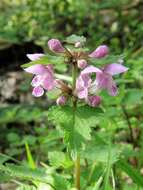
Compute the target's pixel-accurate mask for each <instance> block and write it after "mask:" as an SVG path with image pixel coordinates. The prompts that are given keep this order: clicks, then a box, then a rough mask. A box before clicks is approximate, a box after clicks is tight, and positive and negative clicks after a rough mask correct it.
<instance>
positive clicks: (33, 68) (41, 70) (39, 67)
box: [24, 64, 49, 75]
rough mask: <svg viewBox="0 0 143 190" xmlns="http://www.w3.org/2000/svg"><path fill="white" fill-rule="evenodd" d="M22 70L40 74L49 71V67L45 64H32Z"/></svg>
mask: <svg viewBox="0 0 143 190" xmlns="http://www.w3.org/2000/svg"><path fill="white" fill-rule="evenodd" d="M24 70H25V71H26V72H28V73H32V74H35V75H42V74H45V73H47V72H48V71H49V69H48V68H47V67H46V66H45V65H40V64H37V65H32V66H30V67H27V68H26V69H24Z"/></svg>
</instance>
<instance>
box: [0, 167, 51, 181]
mask: <svg viewBox="0 0 143 190" xmlns="http://www.w3.org/2000/svg"><path fill="white" fill-rule="evenodd" d="M0 171H1V172H3V173H4V174H5V175H7V176H9V177H11V179H15V178H18V179H22V180H24V179H25V180H29V181H33V180H36V181H40V182H43V183H48V184H52V183H53V177H52V176H51V174H50V173H48V172H46V171H45V170H43V169H30V168H28V167H27V166H19V165H14V164H6V165H0Z"/></svg>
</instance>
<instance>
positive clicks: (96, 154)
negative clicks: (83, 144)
mask: <svg viewBox="0 0 143 190" xmlns="http://www.w3.org/2000/svg"><path fill="white" fill-rule="evenodd" d="M120 154H121V150H120V149H119V147H117V146H114V145H112V146H111V147H110V162H111V163H112V164H113V163H115V162H117V161H118V159H119V156H120ZM83 157H84V158H87V159H89V160H93V161H94V160H96V161H98V162H103V163H107V161H108V157H109V145H100V144H97V145H96V144H95V145H93V144H89V145H88V146H87V148H86V150H85V151H84V153H83Z"/></svg>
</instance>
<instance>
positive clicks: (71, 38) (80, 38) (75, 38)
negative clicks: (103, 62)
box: [65, 34, 86, 44]
mask: <svg viewBox="0 0 143 190" xmlns="http://www.w3.org/2000/svg"><path fill="white" fill-rule="evenodd" d="M65 41H66V42H67V43H69V44H75V43H76V42H80V43H81V44H84V43H85V42H86V38H85V37H84V36H77V35H75V34H72V35H71V36H69V37H67V38H66V40H65Z"/></svg>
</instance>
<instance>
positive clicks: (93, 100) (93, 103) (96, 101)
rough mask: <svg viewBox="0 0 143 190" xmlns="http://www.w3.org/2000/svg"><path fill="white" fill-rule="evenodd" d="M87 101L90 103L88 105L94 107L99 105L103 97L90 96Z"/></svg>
mask: <svg viewBox="0 0 143 190" xmlns="http://www.w3.org/2000/svg"><path fill="white" fill-rule="evenodd" d="M87 103H88V105H90V106H92V107H96V106H99V104H100V103H101V97H100V96H89V97H88V102H87Z"/></svg>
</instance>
